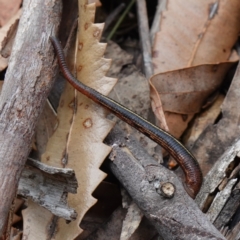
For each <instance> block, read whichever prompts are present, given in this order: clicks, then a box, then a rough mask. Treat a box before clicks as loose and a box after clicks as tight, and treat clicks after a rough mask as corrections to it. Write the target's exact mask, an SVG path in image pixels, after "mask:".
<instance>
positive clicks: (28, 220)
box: [22, 200, 57, 239]
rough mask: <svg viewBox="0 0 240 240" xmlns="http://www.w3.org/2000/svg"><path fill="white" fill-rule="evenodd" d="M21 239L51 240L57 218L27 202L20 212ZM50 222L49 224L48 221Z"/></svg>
mask: <svg viewBox="0 0 240 240" xmlns="http://www.w3.org/2000/svg"><path fill="white" fill-rule="evenodd" d="M22 215H23V239H52V238H53V237H54V231H55V227H56V224H57V218H56V217H54V216H53V215H52V213H51V212H49V211H48V210H47V209H45V208H43V207H41V206H39V205H38V204H36V203H34V202H32V201H31V200H28V207H27V208H26V209H24V210H23V211H22ZM46 219H48V221H51V222H50V223H49V222H48V221H46Z"/></svg>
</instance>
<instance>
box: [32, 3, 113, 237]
mask: <svg viewBox="0 0 240 240" xmlns="http://www.w3.org/2000/svg"><path fill="white" fill-rule="evenodd" d="M79 11H80V12H79V16H80V17H79V31H78V33H79V35H78V41H77V42H78V43H77V50H78V52H77V62H76V70H77V77H78V79H80V80H81V81H82V82H84V83H85V84H86V85H89V86H91V87H93V88H95V89H97V90H98V91H99V92H101V93H102V94H108V93H109V92H110V90H111V89H112V87H113V86H114V84H115V83H116V79H112V78H108V77H106V76H105V75H106V72H107V71H108V69H109V67H110V63H111V61H110V60H108V59H105V58H103V54H104V51H105V48H106V44H103V43H99V39H100V37H101V33H102V30H103V24H94V23H93V20H94V15H95V4H89V5H88V4H87V0H79ZM57 112H58V119H59V125H58V128H57V129H56V131H55V132H54V134H53V136H52V137H51V138H50V140H49V142H48V145H47V148H46V152H45V153H44V154H43V156H42V158H41V160H42V161H43V162H44V163H47V164H51V165H54V166H58V167H68V168H71V169H74V171H75V173H76V177H77V179H78V183H79V189H78V193H77V194H75V195H73V194H70V195H69V199H68V202H69V205H70V207H72V208H74V209H75V210H76V211H77V213H78V218H77V220H76V221H74V222H71V223H66V221H65V220H63V219H59V221H58V222H57V224H56V225H55V226H54V228H55V230H56V231H55V236H54V238H55V239H74V238H76V237H77V236H78V235H79V234H80V233H81V231H82V230H81V229H80V227H79V224H80V221H81V219H82V218H83V216H84V214H85V213H86V212H87V210H88V209H89V208H90V207H91V206H92V205H93V204H95V203H96V201H97V200H96V199H94V198H93V197H92V192H93V191H94V189H95V188H96V187H97V186H98V184H99V183H100V182H101V181H102V180H103V179H104V178H105V176H106V174H105V173H103V172H102V171H100V170H99V167H100V166H101V164H102V162H103V161H104V159H105V157H106V156H107V155H108V154H109V152H110V150H111V148H110V147H108V146H106V145H105V144H103V143H102V141H103V139H104V138H105V137H106V135H107V134H108V132H109V131H110V130H111V128H112V127H113V123H112V122H110V121H109V120H107V119H106V118H105V117H106V111H105V110H103V109H102V108H101V107H99V106H98V105H97V104H94V103H93V102H92V101H91V100H89V99H88V98H87V97H85V96H83V95H82V94H80V93H78V92H76V91H75V90H74V89H73V88H72V87H71V86H70V85H69V84H66V87H65V90H64V92H63V94H62V96H61V99H60V104H59V108H58V111H57ZM32 211H35V210H34V209H32ZM36 211H37V214H39V213H38V211H39V210H36ZM44 218H45V222H47V223H49V224H51V222H52V218H53V216H51V215H47V216H46V217H44ZM45 227H46V226H45V225H42V226H41V227H40V226H39V224H38V228H39V230H38V231H44V232H45V230H44V228H45ZM41 229H42V230H41ZM47 237H48V236H47V235H46V236H45V237H44V238H41V239H46V238H47Z"/></svg>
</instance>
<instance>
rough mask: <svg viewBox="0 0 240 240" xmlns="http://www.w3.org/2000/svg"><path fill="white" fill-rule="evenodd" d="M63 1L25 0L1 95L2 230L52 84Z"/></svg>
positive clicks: (0, 188)
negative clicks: (54, 42) (53, 40)
mask: <svg viewBox="0 0 240 240" xmlns="http://www.w3.org/2000/svg"><path fill="white" fill-rule="evenodd" d="M60 12H61V1H56V0H43V1H38V0H31V1H30V0H25V1H24V2H23V13H22V17H21V19H20V22H19V27H18V31H17V35H16V38H15V41H14V45H13V50H12V54H11V57H10V62H9V66H8V70H7V73H6V76H5V81H4V85H3V89H2V93H1V96H0V146H1V148H0V166H1V167H0V202H1V204H0V216H1V218H0V235H1V234H2V232H3V228H4V225H5V221H6V219H7V216H8V212H9V209H10V207H11V204H12V201H13V199H14V197H15V195H16V192H17V184H18V181H19V178H20V175H21V172H22V170H23V167H24V165H25V162H26V159H27V156H28V153H29V150H30V147H31V143H32V136H33V133H34V129H35V126H36V123H37V120H38V116H39V115H40V113H41V111H42V108H43V106H44V103H45V101H46V98H47V96H48V93H49V91H50V89H51V87H52V85H53V79H54V75H55V68H54V70H53V69H52V68H49V66H50V65H51V64H52V62H53V60H54V55H53V48H52V45H51V42H50V41H49V37H50V36H52V35H56V33H57V30H58V26H59V23H60V16H61V15H60Z"/></svg>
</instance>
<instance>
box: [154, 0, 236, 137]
mask: <svg viewBox="0 0 240 240" xmlns="http://www.w3.org/2000/svg"><path fill="white" fill-rule="evenodd" d="M167 9H168V10H167V11H165V12H164V13H163V18H162V22H161V31H160V32H159V33H157V35H156V39H155V44H154V48H153V63H154V68H155V69H154V71H155V73H164V72H167V71H172V70H177V69H182V68H185V67H190V66H196V65H202V64H216V63H219V62H224V61H227V60H228V59H229V57H230V55H231V49H232V47H233V45H234V43H235V41H236V39H237V37H238V32H239V29H240V25H239V20H240V11H239V10H240V4H239V1H237V0H234V1H223V0H220V1H217V2H216V3H213V2H212V1H210V0H205V1H192V0H187V1H179V0H178V1H171V0H170V1H168V6H167ZM226 36H227V37H226ZM212 81H214V79H213V80H212ZM161 98H162V96H161ZM186 98H187V96H186ZM153 99H154V100H155V102H154V101H153V103H152V105H153V106H155V108H156V111H157V108H158V107H161V102H160V98H159V96H158V99H157V97H156V96H154V97H153ZM201 102H203V100H201ZM168 104H172V102H170V103H168ZM188 105H190V103H189V104H188ZM163 109H164V107H163ZM164 110H165V109H164ZM156 116H157V118H158V119H159V120H160V121H161V118H160V116H159V115H158V114H156ZM165 117H166V119H167V123H168V126H169V128H170V129H171V132H172V131H173V132H172V133H173V134H175V136H179V135H181V133H182V132H183V131H184V129H185V128H186V126H187V124H188V122H189V121H190V120H191V119H192V117H193V115H190V114H189V115H188V116H186V115H185V114H184V115H179V114H175V113H169V112H167V113H165ZM173 129H174V130H173Z"/></svg>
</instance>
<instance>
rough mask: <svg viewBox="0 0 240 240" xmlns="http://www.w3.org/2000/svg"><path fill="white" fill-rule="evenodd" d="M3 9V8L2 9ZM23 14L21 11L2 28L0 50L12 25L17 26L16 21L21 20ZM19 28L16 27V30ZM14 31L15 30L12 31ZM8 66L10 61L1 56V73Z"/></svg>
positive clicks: (0, 29) (0, 31)
mask: <svg viewBox="0 0 240 240" xmlns="http://www.w3.org/2000/svg"><path fill="white" fill-rule="evenodd" d="M0 9H1V7H0ZM21 13H22V10H21V9H19V10H18V11H17V12H16V14H15V15H14V16H13V17H12V18H11V19H10V20H9V21H8V22H7V23H6V24H5V25H4V26H3V27H2V28H0V50H2V42H3V40H4V38H5V37H6V36H7V34H8V32H9V30H10V29H11V27H12V25H14V24H15V22H16V21H18V19H19V18H20V15H21ZM16 27H17V26H16V25H15V27H14V29H15V28H16ZM12 31H13V29H12ZM7 64H8V59H6V58H3V57H2V56H1V54H0V71H2V70H3V69H5V68H6V67H7Z"/></svg>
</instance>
